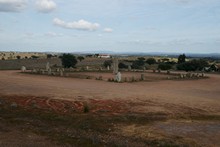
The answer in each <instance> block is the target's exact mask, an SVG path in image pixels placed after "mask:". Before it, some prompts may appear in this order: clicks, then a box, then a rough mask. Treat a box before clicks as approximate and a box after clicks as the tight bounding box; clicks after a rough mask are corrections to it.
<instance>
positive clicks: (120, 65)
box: [118, 62, 128, 68]
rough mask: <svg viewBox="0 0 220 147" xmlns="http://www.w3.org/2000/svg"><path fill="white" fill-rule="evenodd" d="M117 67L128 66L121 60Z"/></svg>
mask: <svg viewBox="0 0 220 147" xmlns="http://www.w3.org/2000/svg"><path fill="white" fill-rule="evenodd" d="M118 67H119V68H128V66H127V65H126V64H124V63H122V62H120V63H119V64H118Z"/></svg>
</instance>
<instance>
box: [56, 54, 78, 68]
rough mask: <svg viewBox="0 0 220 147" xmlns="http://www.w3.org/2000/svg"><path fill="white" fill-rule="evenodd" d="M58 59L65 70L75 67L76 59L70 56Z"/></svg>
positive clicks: (64, 55) (65, 55)
mask: <svg viewBox="0 0 220 147" xmlns="http://www.w3.org/2000/svg"><path fill="white" fill-rule="evenodd" d="M60 58H61V61H62V65H63V66H64V67H65V68H70V67H75V65H76V64H77V60H76V57H75V56H74V55H72V54H63V56H61V57H60Z"/></svg>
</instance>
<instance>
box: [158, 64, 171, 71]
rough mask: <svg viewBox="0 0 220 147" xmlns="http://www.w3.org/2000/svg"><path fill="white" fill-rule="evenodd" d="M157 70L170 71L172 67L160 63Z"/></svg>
mask: <svg viewBox="0 0 220 147" xmlns="http://www.w3.org/2000/svg"><path fill="white" fill-rule="evenodd" d="M158 69H161V70H170V69H172V65H171V64H169V63H160V64H159V65H158Z"/></svg>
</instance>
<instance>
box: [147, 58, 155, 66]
mask: <svg viewBox="0 0 220 147" xmlns="http://www.w3.org/2000/svg"><path fill="white" fill-rule="evenodd" d="M146 63H147V64H149V65H151V64H155V63H156V60H155V59H154V58H148V59H147V61H146Z"/></svg>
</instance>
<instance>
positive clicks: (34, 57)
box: [25, 55, 39, 59]
mask: <svg viewBox="0 0 220 147" xmlns="http://www.w3.org/2000/svg"><path fill="white" fill-rule="evenodd" d="M27 58H28V57H27V56H25V59H27ZM31 58H32V59H37V58H39V57H38V56H35V55H32V56H31Z"/></svg>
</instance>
